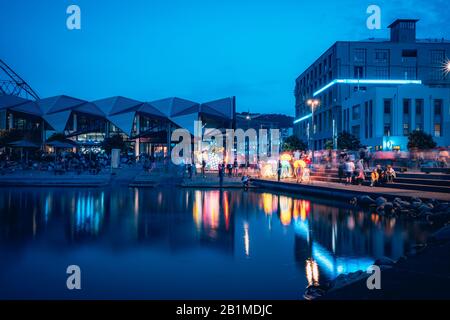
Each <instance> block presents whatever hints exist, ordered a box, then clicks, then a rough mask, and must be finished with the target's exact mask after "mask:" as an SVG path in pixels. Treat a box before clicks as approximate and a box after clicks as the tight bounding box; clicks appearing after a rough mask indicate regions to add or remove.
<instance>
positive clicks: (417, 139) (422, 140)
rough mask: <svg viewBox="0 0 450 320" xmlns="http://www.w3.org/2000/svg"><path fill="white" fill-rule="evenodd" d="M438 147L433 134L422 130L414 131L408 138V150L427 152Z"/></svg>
mask: <svg viewBox="0 0 450 320" xmlns="http://www.w3.org/2000/svg"><path fill="white" fill-rule="evenodd" d="M434 147H436V142H435V141H434V140H433V137H432V136H431V134H428V133H425V132H423V131H421V130H414V131H412V132H411V133H410V134H409V136H408V149H410V150H411V149H419V150H427V149H433V148H434Z"/></svg>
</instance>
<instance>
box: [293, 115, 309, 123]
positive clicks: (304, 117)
mask: <svg viewBox="0 0 450 320" xmlns="http://www.w3.org/2000/svg"><path fill="white" fill-rule="evenodd" d="M311 117H312V113H310V114H307V115H306V116H303V117H301V118H299V119H297V120H295V121H294V124H296V123H299V122H302V121H304V120H306V119H309V118H311Z"/></svg>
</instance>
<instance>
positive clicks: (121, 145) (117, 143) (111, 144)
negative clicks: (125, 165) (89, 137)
mask: <svg viewBox="0 0 450 320" xmlns="http://www.w3.org/2000/svg"><path fill="white" fill-rule="evenodd" d="M102 146H103V149H104V150H105V151H106V152H107V153H111V150H112V149H120V150H121V151H124V150H125V149H126V144H125V141H124V140H123V137H122V136H121V135H120V134H115V135H113V136H111V137H109V138H105V140H104V141H103V145H102Z"/></svg>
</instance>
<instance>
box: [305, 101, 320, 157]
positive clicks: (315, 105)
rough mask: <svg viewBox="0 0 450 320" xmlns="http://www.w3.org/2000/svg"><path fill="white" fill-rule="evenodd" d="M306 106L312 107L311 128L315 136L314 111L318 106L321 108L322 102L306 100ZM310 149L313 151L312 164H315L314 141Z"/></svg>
mask: <svg viewBox="0 0 450 320" xmlns="http://www.w3.org/2000/svg"><path fill="white" fill-rule="evenodd" d="M306 104H307V105H308V106H309V107H311V128H312V135H314V134H315V133H316V130H315V128H314V111H315V109H316V108H317V107H318V106H320V100H319V99H308V100H306ZM309 139H310V140H311V133H310V134H309ZM313 140H314V139H313ZM309 148H310V149H311V151H312V162H313V163H314V141H312V143H311V142H310V146H309Z"/></svg>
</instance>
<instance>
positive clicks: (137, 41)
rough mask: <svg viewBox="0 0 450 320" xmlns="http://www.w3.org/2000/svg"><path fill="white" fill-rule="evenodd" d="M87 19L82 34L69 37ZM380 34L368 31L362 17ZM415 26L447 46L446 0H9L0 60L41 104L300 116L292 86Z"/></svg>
mask: <svg viewBox="0 0 450 320" xmlns="http://www.w3.org/2000/svg"><path fill="white" fill-rule="evenodd" d="M70 4H77V5H79V6H80V8H81V19H82V29H81V30H73V31H70V30H68V29H67V27H66V19H67V17H68V15H67V14H66V8H67V7H68V6H69V5H70ZM370 4H377V5H379V6H380V7H381V10H382V29H381V30H375V31H373V30H368V29H367V28H366V19H367V17H368V14H366V8H367V7H368V5H370ZM395 18H418V19H420V20H421V21H420V22H419V23H418V37H419V38H425V37H427V38H428V37H432V38H442V37H444V38H450V27H449V22H448V21H449V20H450V11H449V9H448V1H447V0H434V1H432V0H431V1H430V0H429V1H415V0H385V1H364V0H352V1H350V0H340V1H335V0H330V1H302V0H296V1H283V0H279V1H277V0H270V1H266V0H247V1H246V0H226V1H225V0H224V1H214V0H191V1H187V0H134V1H133V0H128V1H118V0H116V1H113V0H71V1H66V0H39V1H38V0H14V1H13V0H1V1H0V38H1V39H0V59H2V60H4V61H5V62H6V63H8V64H9V65H10V66H11V67H12V68H13V69H14V70H15V71H16V72H17V73H19V75H21V76H22V77H23V78H24V79H25V80H26V81H27V82H29V84H30V85H31V86H32V87H33V88H34V89H35V90H36V91H37V92H38V94H39V95H40V96H41V97H48V96H53V95H58V94H67V95H72V96H75V97H79V98H83V99H88V100H94V99H100V98H104V97H108V96H115V95H123V96H127V97H130V98H135V99H138V100H143V101H151V100H154V99H159V98H164V97H169V96H178V97H183V98H187V99H191V100H194V101H198V102H205V101H208V100H213V99H217V98H222V97H225V96H232V95H235V96H236V97H237V108H238V111H247V110H250V111H251V112H282V113H287V114H291V115H293V113H294V96H293V90H294V81H295V78H296V77H297V76H298V75H299V74H300V73H301V72H302V71H303V70H304V69H305V68H306V67H307V66H308V65H309V64H311V63H312V62H313V61H314V60H315V59H316V58H317V57H318V56H319V55H320V54H321V53H322V52H323V51H324V50H326V49H327V48H328V47H329V46H331V45H332V44H333V43H334V42H335V41H337V40H361V39H365V38H368V37H377V38H380V37H388V29H387V26H388V25H389V23H390V22H392V21H393V20H394V19H395Z"/></svg>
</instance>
